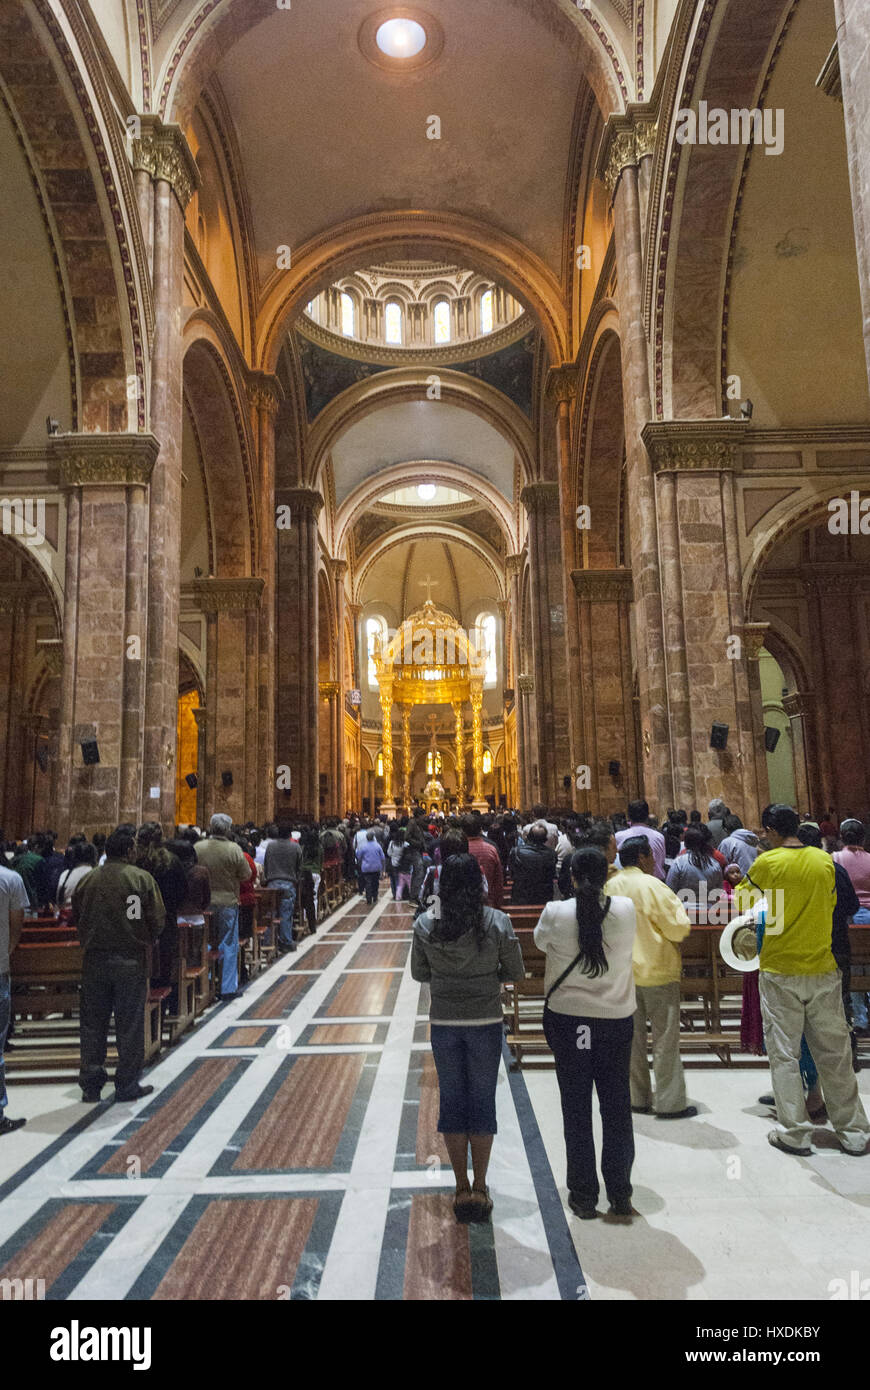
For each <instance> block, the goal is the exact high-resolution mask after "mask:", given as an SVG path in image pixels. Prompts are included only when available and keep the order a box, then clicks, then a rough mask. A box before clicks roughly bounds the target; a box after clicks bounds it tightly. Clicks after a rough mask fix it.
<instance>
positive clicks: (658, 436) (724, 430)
mask: <svg viewBox="0 0 870 1390" xmlns="http://www.w3.org/2000/svg"><path fill="white" fill-rule="evenodd" d="M746 431H747V422H746V421H745V420H730V421H729V420H658V421H650V422H649V423H648V424H646V425H644V427H643V430H642V431H641V439H642V440H643V442H644V444H645V445H646V450H647V453H648V454H649V457H650V462H651V463H652V466H653V471H654V472H655V473H675V472H693V473H722V472H729V471H731V472H733V471H735V470H738V469H739V467H740V462H741V451H742V449H743V444H744V440H745V438H746Z"/></svg>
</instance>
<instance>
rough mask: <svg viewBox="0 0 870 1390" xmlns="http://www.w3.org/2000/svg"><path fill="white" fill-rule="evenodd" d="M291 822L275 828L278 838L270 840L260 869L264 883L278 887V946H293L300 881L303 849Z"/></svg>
mask: <svg viewBox="0 0 870 1390" xmlns="http://www.w3.org/2000/svg"><path fill="white" fill-rule="evenodd" d="M291 831H292V826H290V825H289V824H284V825H282V826H281V827H280V829H279V830H278V838H277V840H272V841H270V843H269V845H268V846H267V848H266V858H265V862H264V864H263V871H264V874H265V877H266V887H267V888H275V889H277V890H278V893H279V898H278V914H279V916H280V918H281V925H280V926H279V928H278V950H279V951H280V952H281V954H282V955H283V953H284V952H285V951H295V950H296V938H295V936H294V934H293V914H294V912H295V911H296V890H297V887H298V885H299V868H300V865H301V864H302V850H301V849H300V847H299V845H298V844H297V843H296V841H295V840H294V839H293V836H292V834H291Z"/></svg>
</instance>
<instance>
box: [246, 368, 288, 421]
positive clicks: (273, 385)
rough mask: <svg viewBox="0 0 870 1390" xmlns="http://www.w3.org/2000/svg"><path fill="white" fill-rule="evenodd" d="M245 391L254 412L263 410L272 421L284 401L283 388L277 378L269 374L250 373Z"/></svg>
mask: <svg viewBox="0 0 870 1390" xmlns="http://www.w3.org/2000/svg"><path fill="white" fill-rule="evenodd" d="M246 390H247V393H248V400H249V401H250V403H251V405H252V406H253V407H254V408H255V410H265V412H266V414H267V415H268V416H269V417H270V418H271V419H273V420H274V419H275V417H276V416H277V414H278V411H279V410H280V408H281V402H282V401H283V399H284V388H283V386H282V385H281V382H280V381H279V380H278V378H277V377H276V376H273V375H272V374H271V373H270V372H251V373H250V374H249V376H248V380H247V384H246Z"/></svg>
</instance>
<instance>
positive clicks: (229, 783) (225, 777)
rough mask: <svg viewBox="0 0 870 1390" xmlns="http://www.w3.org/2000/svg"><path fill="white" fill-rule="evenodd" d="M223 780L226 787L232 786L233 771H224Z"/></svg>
mask: <svg viewBox="0 0 870 1390" xmlns="http://www.w3.org/2000/svg"><path fill="white" fill-rule="evenodd" d="M221 781H222V782H223V784H224V786H225V787H231V786H232V785H233V774H232V773H231V772H222V773H221Z"/></svg>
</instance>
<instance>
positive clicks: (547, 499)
mask: <svg viewBox="0 0 870 1390" xmlns="http://www.w3.org/2000/svg"><path fill="white" fill-rule="evenodd" d="M520 501H521V502H522V504H523V506H524V507H525V509H526V511H527V512H542V511H545V510H546V508H547V507H557V506H558V505H559V484H558V483H549V482H547V483H528V484H527V485H526V486H525V487H524V488H523V490H522V492H521V493H520Z"/></svg>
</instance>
